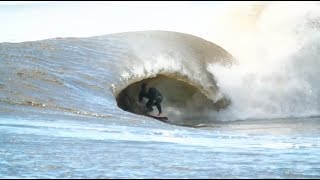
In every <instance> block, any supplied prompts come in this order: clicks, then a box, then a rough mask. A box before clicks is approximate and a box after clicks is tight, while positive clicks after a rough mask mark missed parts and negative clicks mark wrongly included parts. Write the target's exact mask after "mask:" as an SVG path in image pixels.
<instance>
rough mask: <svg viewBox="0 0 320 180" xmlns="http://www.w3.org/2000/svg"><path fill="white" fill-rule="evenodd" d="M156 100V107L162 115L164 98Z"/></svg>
mask: <svg viewBox="0 0 320 180" xmlns="http://www.w3.org/2000/svg"><path fill="white" fill-rule="evenodd" d="M155 100H156V102H155V105H156V106H157V109H158V111H159V114H161V113H162V109H161V102H162V97H161V96H159V97H157V98H156V99H155Z"/></svg>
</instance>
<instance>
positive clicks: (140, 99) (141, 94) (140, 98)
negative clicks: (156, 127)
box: [139, 91, 143, 102]
mask: <svg viewBox="0 0 320 180" xmlns="http://www.w3.org/2000/svg"><path fill="white" fill-rule="evenodd" d="M142 98H143V92H142V91H140V93H139V102H141V101H142Z"/></svg>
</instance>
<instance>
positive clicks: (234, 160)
mask: <svg viewBox="0 0 320 180" xmlns="http://www.w3.org/2000/svg"><path fill="white" fill-rule="evenodd" d="M247 7H250V8H247ZM290 7H291V9H290V8H288V5H287V4H285V3H273V4H264V3H261V4H254V5H251V6H246V8H244V7H241V6H240V7H233V8H228V9H227V10H225V11H224V12H223V13H221V15H220V16H216V18H217V21H215V23H216V24H212V27H213V29H212V35H209V36H208V38H207V39H203V38H199V37H197V36H194V35H190V34H185V33H180V32H169V31H139V32H127V33H119V34H108V35H103V36H95V37H87V38H77V37H72V38H71V37H70V38H53V39H46V40H40V41H29V42H21V43H1V44H0V62H1V67H0V177H1V178H319V177H320V153H319V152H320V151H319V150H320V138H319V135H320V123H319V122H320V118H319V117H320V116H319V115H320V104H319V102H320V86H319V75H320V71H319V67H320V66H319V65H320V61H319V54H318V53H319V52H320V44H319V38H320V33H319V24H320V23H319V17H320V13H319V10H318V9H319V5H318V4H317V3H315V4H306V5H304V8H295V7H296V6H295V5H292V6H290ZM275 15H277V16H276V17H277V18H275ZM218 20H220V21H218ZM142 82H148V83H149V84H151V85H152V86H155V87H156V88H158V89H159V90H160V92H161V93H162V94H163V95H164V100H163V112H164V114H165V115H167V116H168V118H169V121H168V122H167V123H164V122H161V121H158V120H155V119H152V118H148V117H145V116H143V115H141V110H140V108H141V105H140V104H139V103H137V98H138V97H137V95H138V94H137V93H138V91H139V85H140V84H141V83H142Z"/></svg>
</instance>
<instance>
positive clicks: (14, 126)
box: [0, 115, 320, 178]
mask: <svg viewBox="0 0 320 180" xmlns="http://www.w3.org/2000/svg"><path fill="white" fill-rule="evenodd" d="M317 121H319V118H309V119H303V120H302V119H281V120H265V121H259V122H258V123H253V121H241V122H233V123H218V124H216V125H213V127H206V128H189V127H181V126H174V125H168V124H165V123H162V122H158V121H156V120H152V119H148V118H145V119H144V118H142V119H141V120H137V119H136V120H131V121H128V120H127V119H114V118H109V119H108V120H106V119H103V118H92V117H90V118H86V117H71V116H57V115H47V116H45V117H44V116H40V115H24V116H16V115H1V119H0V132H1V133H0V134H1V135H0V144H1V146H0V154H1V156H0V176H1V177H2V178H319V177H320V151H319V150H320V138H319V135H320V131H319V130H320V126H319V124H318V123H317ZM254 122H257V121H254ZM279 122H282V123H279ZM288 122H290V123H288ZM302 122H303V123H302Z"/></svg>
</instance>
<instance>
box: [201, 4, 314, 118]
mask: <svg viewBox="0 0 320 180" xmlns="http://www.w3.org/2000/svg"><path fill="white" fill-rule="evenodd" d="M319 9H320V4H319V2H307V3H301V2H290V3H288V2H250V3H248V4H244V3H243V2H241V4H238V5H235V4H232V5H231V6H226V7H225V9H223V10H221V11H220V12H219V13H218V15H217V16H215V18H214V19H213V21H212V22H214V24H212V26H211V29H210V37H206V39H208V40H210V41H212V42H215V43H217V44H219V45H220V46H221V47H223V48H224V49H226V50H227V51H228V52H230V53H231V54H232V55H233V56H234V57H235V59H236V60H237V65H235V66H232V68H224V67H220V66H216V65H213V66H210V68H209V71H210V72H211V73H212V74H213V75H214V76H215V77H216V80H217V84H218V86H219V88H220V89H221V91H223V92H224V93H225V94H226V95H227V96H228V97H229V98H230V100H231V101H232V104H231V106H229V108H228V109H226V110H225V111H221V112H219V113H218V114H215V115H214V116H216V118H218V119H223V120H239V119H265V118H286V117H297V118H299V117H310V116H319V115H320V84H319V77H320V70H319V67H320V11H319Z"/></svg>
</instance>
